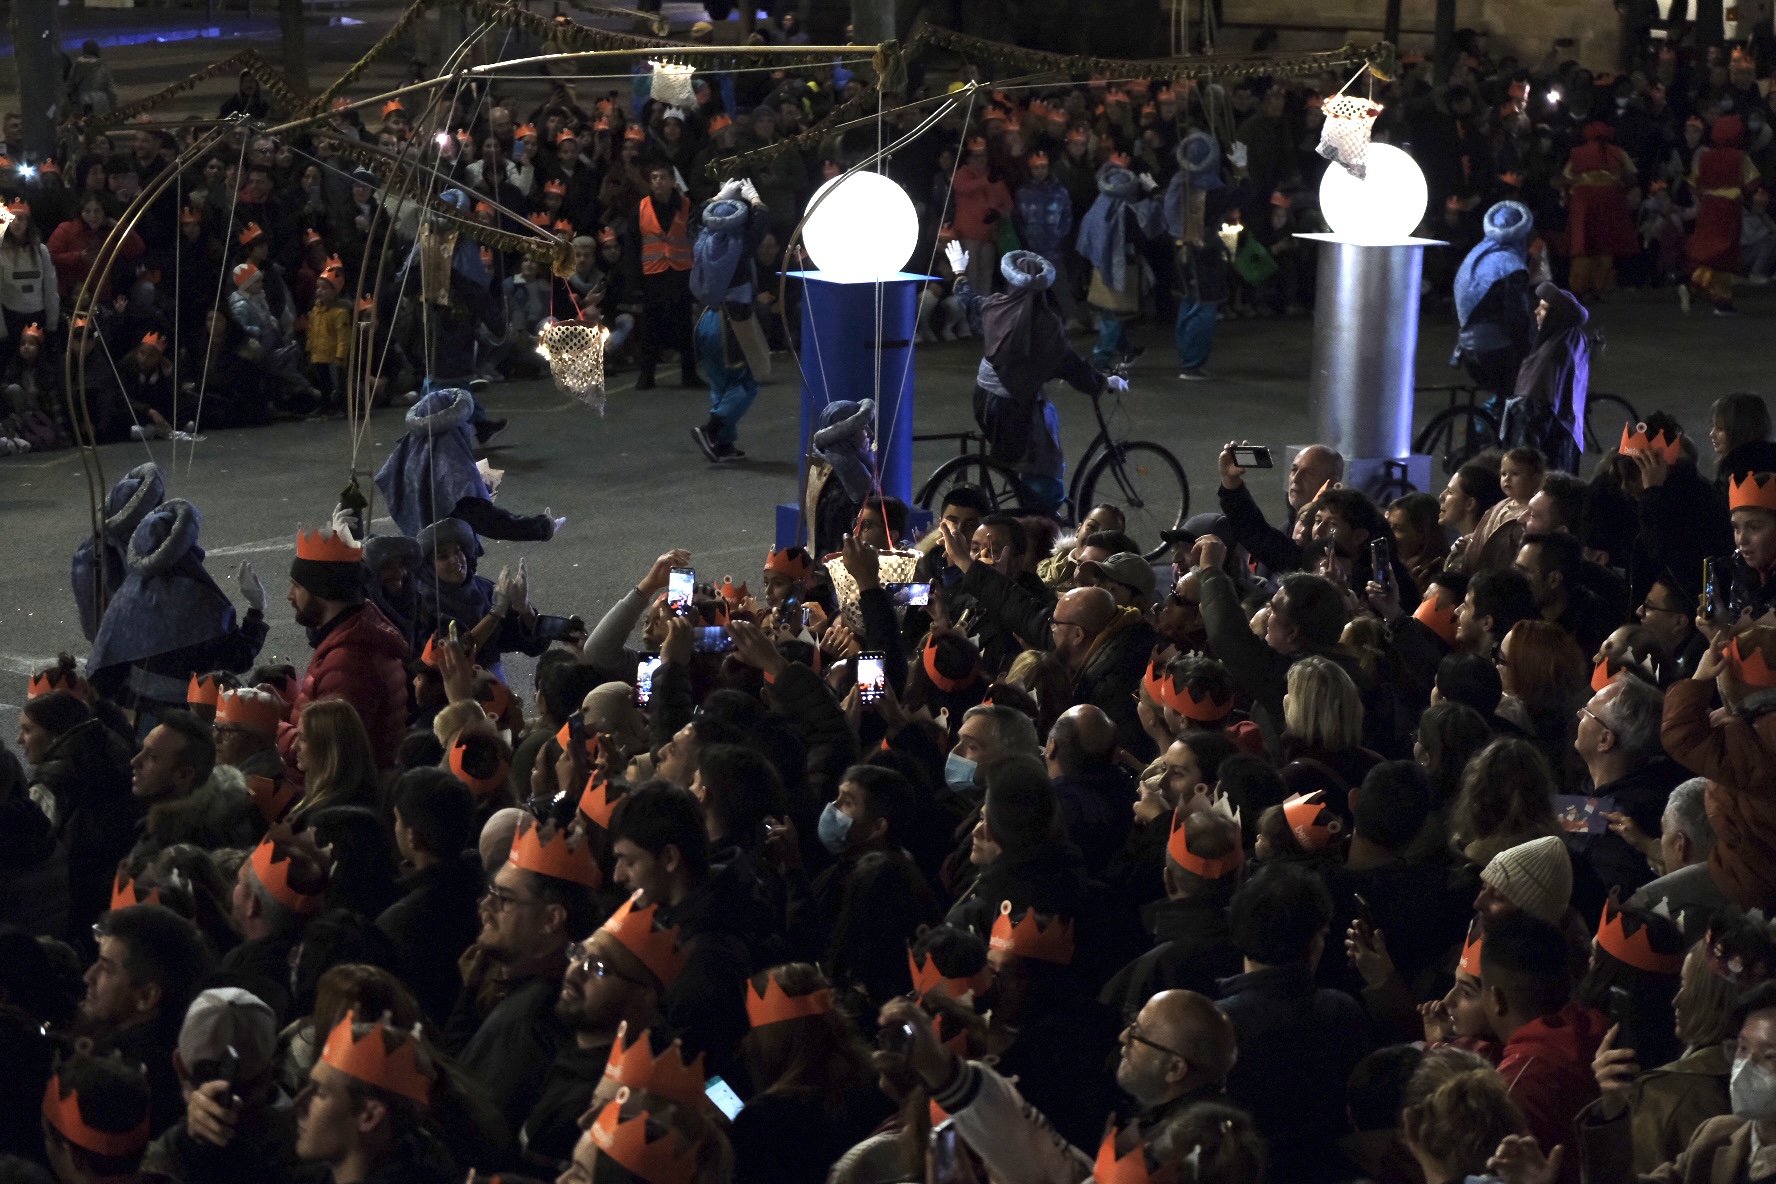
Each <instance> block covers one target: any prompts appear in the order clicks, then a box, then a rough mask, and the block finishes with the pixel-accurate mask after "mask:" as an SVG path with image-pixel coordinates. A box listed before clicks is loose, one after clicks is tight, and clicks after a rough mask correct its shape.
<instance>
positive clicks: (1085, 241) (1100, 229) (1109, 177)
mask: <svg viewBox="0 0 1776 1184" xmlns="http://www.w3.org/2000/svg"><path fill="white" fill-rule="evenodd" d="M1131 214H1132V215H1133V216H1134V219H1135V224H1136V225H1137V226H1138V227H1139V228H1140V231H1141V233H1142V234H1145V235H1154V234H1157V233H1159V231H1160V229H1161V225H1162V223H1161V214H1160V210H1159V203H1157V202H1155V201H1154V200H1153V199H1152V198H1142V197H1141V184H1140V181H1139V180H1138V179H1137V178H1136V177H1135V174H1134V173H1132V172H1130V171H1129V170H1128V169H1125V168H1122V167H1121V166H1119V165H1114V164H1107V165H1105V166H1104V167H1103V168H1102V169H1100V170H1099V171H1098V199H1097V200H1096V201H1094V202H1093V203H1092V205H1091V209H1089V210H1087V211H1086V212H1085V217H1084V218H1082V219H1081V220H1080V222H1079V242H1078V244H1077V245H1076V247H1075V249H1076V250H1077V251H1078V252H1079V253H1080V254H1081V255H1083V256H1085V258H1086V259H1087V260H1088V261H1089V262H1090V263H1091V265H1092V266H1093V267H1095V268H1097V270H1098V271H1100V272H1102V273H1103V276H1104V283H1106V284H1107V285H1109V286H1110V287H1111V288H1112V289H1114V290H1116V291H1118V292H1126V291H1127V290H1128V287H1129V284H1130V282H1131V280H1132V278H1133V277H1132V276H1131V275H1130V273H1129V264H1130V259H1129V254H1130V248H1131V247H1133V245H1134V244H1132V243H1131V242H1129V235H1128V221H1129V216H1130V215H1131Z"/></svg>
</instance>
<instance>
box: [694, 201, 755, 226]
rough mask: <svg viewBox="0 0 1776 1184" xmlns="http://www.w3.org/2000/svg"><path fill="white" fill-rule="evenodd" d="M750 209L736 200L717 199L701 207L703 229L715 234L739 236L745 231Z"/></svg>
mask: <svg viewBox="0 0 1776 1184" xmlns="http://www.w3.org/2000/svg"><path fill="white" fill-rule="evenodd" d="M751 209H752V207H751V206H749V205H747V204H746V203H745V202H743V201H740V200H739V199H737V198H732V197H718V198H716V199H715V200H714V201H712V202H710V203H709V204H708V205H706V206H704V207H703V229H705V230H711V231H714V232H715V233H717V234H739V233H741V232H742V231H744V230H745V229H746V219H747V215H748V214H749V212H750V211H751Z"/></svg>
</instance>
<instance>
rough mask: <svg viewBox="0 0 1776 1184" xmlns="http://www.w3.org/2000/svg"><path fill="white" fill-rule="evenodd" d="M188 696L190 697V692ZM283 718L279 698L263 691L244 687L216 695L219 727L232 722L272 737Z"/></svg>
mask: <svg viewBox="0 0 1776 1184" xmlns="http://www.w3.org/2000/svg"><path fill="white" fill-rule="evenodd" d="M186 697H187V698H189V697H190V693H189V692H187V694H186ZM283 718H284V713H283V711H282V710H280V709H279V707H278V703H277V700H276V699H274V698H272V697H271V696H270V695H267V694H265V693H264V692H263V691H254V690H250V689H246V688H243V689H241V690H238V691H223V692H222V693H221V694H219V695H217V696H216V726H217V727H221V726H223V725H227V724H232V725H234V726H235V727H237V728H245V729H247V731H249V732H258V733H259V734H260V735H261V736H264V737H266V738H268V739H271V738H275V737H276V736H277V728H278V724H280V723H282V722H283Z"/></svg>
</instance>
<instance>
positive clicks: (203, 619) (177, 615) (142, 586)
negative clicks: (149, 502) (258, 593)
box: [86, 498, 235, 680]
mask: <svg viewBox="0 0 1776 1184" xmlns="http://www.w3.org/2000/svg"><path fill="white" fill-rule="evenodd" d="M202 527H203V518H202V516H201V515H200V514H199V513H198V511H197V507H196V506H194V505H192V504H191V503H190V502H188V501H185V500H184V499H183V498H174V499H172V500H170V501H166V502H162V503H161V504H160V505H159V506H158V507H156V508H155V509H154V510H153V512H151V513H150V514H149V515H148V516H147V517H146V518H144V519H143V520H142V523H141V525H139V526H137V527H136V532H135V534H133V535H131V536H130V543H129V556H128V558H127V560H126V567H127V574H126V575H125V576H124V580H123V583H122V584H121V585H120V586H119V587H118V589H117V595H116V596H115V597H113V598H112V600H111V603H110V604H109V605H107V606H106V608H105V616H104V619H103V620H101V621H100V622H99V630H98V635H97V636H96V637H94V638H93V646H92V652H91V654H89V655H88V656H87V660H86V666H87V671H88V673H89V674H96V673H97V672H98V671H101V670H104V669H106V668H107V667H110V666H117V665H126V664H129V663H134V662H139V661H142V660H144V659H147V658H152V657H155V656H157V655H161V654H171V653H174V652H176V651H179V650H186V649H191V648H194V647H197V646H201V645H204V644H207V643H210V642H214V641H217V640H220V639H221V638H223V637H225V636H227V635H228V634H229V633H231V632H233V630H234V628H235V616H234V605H233V604H231V603H230V602H229V599H228V597H227V595H225V594H224V593H223V591H222V589H220V588H218V587H217V586H216V581H215V580H213V579H211V578H210V573H209V572H208V571H207V570H206V569H205V568H204V552H203V548H202V547H201V546H199V545H198V541H197V540H198V535H199V532H200V531H201V529H202ZM202 668H203V667H199V669H202ZM163 673H168V674H169V676H172V677H177V678H179V679H181V680H182V679H183V678H184V674H183V673H176V672H163Z"/></svg>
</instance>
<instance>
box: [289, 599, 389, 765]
mask: <svg viewBox="0 0 1776 1184" xmlns="http://www.w3.org/2000/svg"><path fill="white" fill-rule="evenodd" d="M313 641H314V656H313V657H311V658H310V659H309V660H308V673H307V674H306V675H305V676H304V677H303V679H302V686H301V687H300V688H299V689H298V690H297V692H296V702H295V704H294V705H293V710H292V712H291V717H292V718H294V717H295V716H296V715H297V714H299V713H300V712H301V710H302V708H303V707H305V706H306V705H308V704H309V703H312V702H314V701H315V700H317V699H344V700H345V701H346V702H347V703H350V704H351V705H352V706H353V707H355V708H356V709H357V712H358V717H359V718H360V719H362V720H363V721H364V730H365V731H366V732H368V733H369V734H370V748H371V750H372V751H373V752H375V753H376V764H377V767H378V768H384V769H386V768H389V767H390V766H392V765H393V764H394V763H395V750H396V749H397V748H398V747H399V746H400V743H401V734H402V733H403V732H404V731H405V730H406V728H407V658H408V654H409V652H410V651H409V650H408V648H407V641H406V639H405V638H403V637H402V636H401V631H400V630H398V629H396V628H395V627H394V626H393V625H391V624H389V621H388V618H387V617H385V616H383V615H382V612H381V610H379V609H378V608H377V607H376V606H375V605H373V604H364V605H354V606H352V607H351V608H348V609H346V610H345V612H343V613H341V614H340V615H339V616H337V617H335V618H334V619H333V620H332V621H331V622H329V623H328V624H327V625H326V626H323V628H322V630H321V631H320V636H319V637H316V638H314V639H313Z"/></svg>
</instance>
